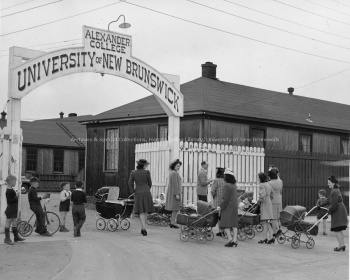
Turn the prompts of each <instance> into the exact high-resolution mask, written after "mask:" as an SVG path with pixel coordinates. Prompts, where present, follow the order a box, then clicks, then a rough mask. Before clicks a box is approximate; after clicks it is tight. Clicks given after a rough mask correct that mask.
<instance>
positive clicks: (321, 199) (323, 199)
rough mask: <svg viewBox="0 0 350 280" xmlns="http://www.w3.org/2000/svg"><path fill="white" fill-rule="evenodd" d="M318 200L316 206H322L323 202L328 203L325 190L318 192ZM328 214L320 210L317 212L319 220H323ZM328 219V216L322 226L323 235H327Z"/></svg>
mask: <svg viewBox="0 0 350 280" xmlns="http://www.w3.org/2000/svg"><path fill="white" fill-rule="evenodd" d="M318 198H319V199H318V200H317V203H316V205H317V206H320V205H321V204H322V203H323V202H326V201H327V198H326V191H325V190H320V191H319V192H318ZM326 213H328V211H327V210H325V209H319V210H318V212H317V220H319V219H321V218H322V217H323V216H324V215H325V214H326ZM327 219H328V215H327V216H325V217H324V218H323V221H322V225H323V235H327V233H326V220H327Z"/></svg>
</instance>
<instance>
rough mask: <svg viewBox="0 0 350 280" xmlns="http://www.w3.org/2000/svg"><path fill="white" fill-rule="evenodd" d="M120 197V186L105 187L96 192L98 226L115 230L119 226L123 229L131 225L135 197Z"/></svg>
mask: <svg viewBox="0 0 350 280" xmlns="http://www.w3.org/2000/svg"><path fill="white" fill-rule="evenodd" d="M133 195H134V194H132V195H130V196H129V197H128V198H119V187H103V188H101V189H99V190H97V192H96V193H95V197H94V203H95V205H96V214H95V216H96V227H97V229H99V230H103V229H105V227H106V225H107V228H108V229H109V230H110V231H115V230H116V229H117V228H118V227H119V226H120V227H121V228H122V229H123V230H127V229H128V228H129V227H130V220H129V218H130V215H131V212H132V210H133V208H134V199H131V197H132V196H133Z"/></svg>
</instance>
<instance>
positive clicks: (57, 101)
mask: <svg viewBox="0 0 350 280" xmlns="http://www.w3.org/2000/svg"><path fill="white" fill-rule="evenodd" d="M121 14H124V15H125V17H126V21H127V22H129V23H131V28H129V29H127V30H122V29H120V28H119V27H118V25H119V24H120V23H121V22H122V20H120V22H118V23H113V24H112V25H111V28H110V29H111V30H113V31H116V32H120V33H124V34H128V35H130V36H132V40H133V47H132V52H133V56H135V57H137V58H139V59H140V60H142V61H144V62H146V63H147V64H149V65H151V66H152V67H154V68H155V69H157V70H158V71H159V72H161V73H168V74H175V75H180V81H181V83H185V82H188V81H191V80H194V79H196V78H198V77H200V76H201V64H203V63H205V62H206V61H211V62H213V63H215V64H217V77H218V78H219V79H220V80H221V81H225V82H230V83H237V84H242V85H247V86H251V87H257V88H263V89H268V90H273V91H279V92H284V93H287V88H288V87H294V88H295V92H294V94H295V95H300V96H306V97H311V98H318V99H323V100H328V101H332V102H337V103H343V104H347V105H350V1H347V0H293V1H287V0H278V1H277V0H251V1H247V0H227V1H224V0H217V1H209V0H193V1H192V0H191V1H185V0H168V1H166V0H149V1H145V0H143V1H141V0H127V1H113V0H99V1H93V0H69V1H68V0H31V1H29V0H22V1H18V0H11V1H9V0H6V1H1V37H0V39H1V51H0V67H1V68H0V79H1V80H0V85H1V95H0V109H1V110H2V109H3V107H4V106H5V104H6V101H7V92H8V83H7V79H8V49H9V47H11V46H20V47H26V48H31V49H35V50H42V51H45V52H52V51H55V50H57V49H60V48H67V47H78V46H80V45H82V39H81V37H82V26H83V25H88V26H92V27H96V28H101V29H107V27H108V24H109V22H111V21H113V20H116V19H117V18H118V16H119V15H121ZM150 94H151V93H150V92H148V91H147V90H145V89H143V88H142V87H140V86H139V85H137V84H135V83H133V82H131V81H128V80H125V79H122V78H119V77H115V76H108V75H105V76H104V77H102V76H101V75H99V74H97V73H81V74H74V75H70V76H65V77H62V78H58V79H56V80H53V81H52V82H50V83H47V84H45V85H43V86H41V87H40V88H38V89H36V90H34V91H32V92H31V93H29V94H28V95H27V96H26V97H25V98H24V99H23V102H22V119H23V120H35V119H40V118H54V117H59V112H61V111H63V112H64V113H65V116H67V114H68V113H77V114H78V115H88V114H92V115H96V114H99V113H101V112H104V111H107V110H110V109H112V108H115V107H118V106H120V105H123V104H126V103H129V102H132V101H134V100H137V99H140V98H143V97H145V96H148V95H150ZM185 102H186V99H185Z"/></svg>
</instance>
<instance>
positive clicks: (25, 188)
mask: <svg viewBox="0 0 350 280" xmlns="http://www.w3.org/2000/svg"><path fill="white" fill-rule="evenodd" d="M21 181H22V187H21V193H22V194H25V193H27V192H28V191H29V188H30V181H29V179H27V178H26V177H25V176H21Z"/></svg>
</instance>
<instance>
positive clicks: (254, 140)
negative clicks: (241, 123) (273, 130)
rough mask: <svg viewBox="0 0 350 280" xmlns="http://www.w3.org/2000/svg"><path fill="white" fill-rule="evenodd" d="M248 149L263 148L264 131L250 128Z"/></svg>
mask: <svg viewBox="0 0 350 280" xmlns="http://www.w3.org/2000/svg"><path fill="white" fill-rule="evenodd" d="M249 139H250V147H257V148H264V147H265V129H264V128H257V127H251V128H250V131H249Z"/></svg>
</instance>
